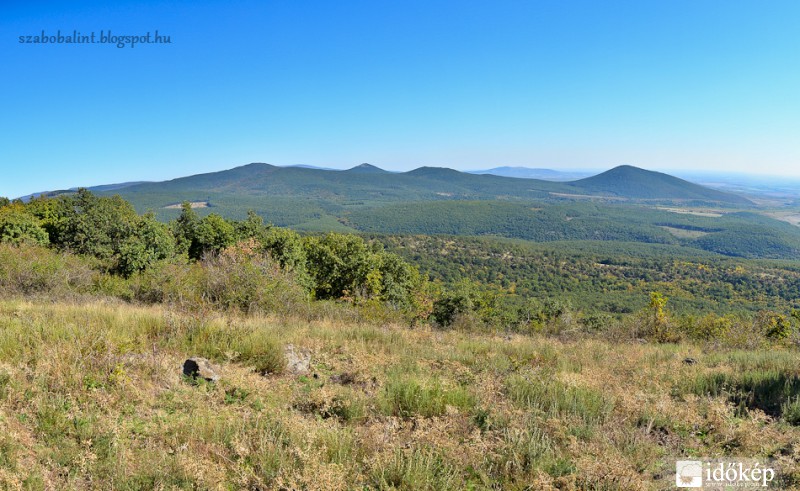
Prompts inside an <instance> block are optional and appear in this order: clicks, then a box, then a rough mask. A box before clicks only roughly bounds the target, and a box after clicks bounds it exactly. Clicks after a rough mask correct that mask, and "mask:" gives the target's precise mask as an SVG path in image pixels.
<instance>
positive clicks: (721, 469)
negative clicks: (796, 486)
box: [675, 459, 776, 489]
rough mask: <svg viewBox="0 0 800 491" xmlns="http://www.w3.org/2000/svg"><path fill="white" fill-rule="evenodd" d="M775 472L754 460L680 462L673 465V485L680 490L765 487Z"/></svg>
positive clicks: (772, 478)
mask: <svg viewBox="0 0 800 491" xmlns="http://www.w3.org/2000/svg"><path fill="white" fill-rule="evenodd" d="M775 475H776V472H775V469H774V468H773V467H770V466H769V465H765V466H762V464H761V462H758V461H756V460H753V459H743V460H737V461H732V460H725V459H709V460H679V461H677V462H675V486H677V487H679V488H703V489H730V488H731V487H735V488H762V489H763V488H767V487H769V486H770V485H771V484H772V481H773V480H774V479H775Z"/></svg>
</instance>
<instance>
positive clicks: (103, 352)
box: [0, 298, 800, 490]
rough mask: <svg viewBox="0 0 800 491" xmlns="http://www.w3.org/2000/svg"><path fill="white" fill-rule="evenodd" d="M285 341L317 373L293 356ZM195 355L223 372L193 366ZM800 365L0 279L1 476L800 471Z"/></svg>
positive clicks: (317, 484)
mask: <svg viewBox="0 0 800 491" xmlns="http://www.w3.org/2000/svg"><path fill="white" fill-rule="evenodd" d="M288 344H292V345H293V346H295V347H297V349H302V350H307V351H308V352H309V353H310V354H311V367H310V368H311V370H310V371H309V373H307V374H303V375H297V374H293V373H290V372H287V371H286V370H285V369H284V364H283V362H282V357H283V353H284V347H285V346H286V345H288ZM192 355H200V356H204V357H208V358H209V359H211V360H212V362H213V363H214V364H215V365H216V366H217V367H218V369H219V372H220V374H221V379H220V380H219V381H218V382H216V383H206V382H204V381H202V380H201V381H200V382H196V381H193V380H192V379H188V378H186V377H184V376H182V374H181V364H182V363H183V361H184V359H186V358H187V357H188V356H192ZM687 358H692V359H693V360H695V361H696V363H686V362H685V360H686V359H687ZM798 367H800V355H798V353H797V352H796V351H792V350H788V349H771V350H752V351H741V350H730V351H718V352H712V351H707V350H704V349H703V347H701V346H697V345H691V344H650V343H644V344H642V343H640V342H636V341H635V340H627V341H625V340H620V341H616V342H610V341H608V340H603V339H599V338H593V337H588V336H576V337H572V338H566V337H552V336H551V337H545V336H543V335H530V336H524V335H516V334H514V335H505V334H499V333H475V332H465V331H460V330H457V329H452V330H440V329H432V328H430V327H417V328H409V327H407V326H402V325H396V324H374V323H365V322H352V321H343V320H335V319H318V320H312V321H307V320H301V319H291V318H286V317H283V318H278V317H273V316H261V315H250V316H241V315H231V314H222V313H219V312H205V313H200V312H189V311H180V310H177V309H174V308H169V307H165V306H161V305H154V306H135V305H129V304H124V303H121V302H119V301H115V300H99V299H94V300H84V301H58V302H53V301H47V300H44V299H40V300H27V299H20V298H17V299H5V300H2V301H0V487H2V488H3V489H98V490H99V489H120V490H122V489H326V490H332V489H454V490H455V489H542V490H546V489H561V490H567V489H606V490H649V489H663V487H664V486H665V485H666V484H668V482H669V481H670V480H671V479H672V480H674V474H673V467H672V466H673V461H674V460H675V459H679V458H684V457H693V456H698V457H699V456H703V457H718V456H741V457H747V458H753V457H755V458H763V459H772V460H773V461H774V462H775V463H776V464H777V465H778V466H779V468H780V469H781V471H780V474H779V476H778V477H777V478H776V479H778V481H776V483H778V488H779V489H798V488H800V466H798V459H799V458H800V427H798V426H797V424H798V423H800V404H798V402H797V395H796V394H797V391H798V388H799V387H800V382H798V380H799V379H798ZM787 393H789V394H795V395H794V396H793V398H792V396H790V395H787ZM787 397H788V399H787ZM787 401H788V402H787ZM781 404H783V406H781ZM673 482H674V481H673Z"/></svg>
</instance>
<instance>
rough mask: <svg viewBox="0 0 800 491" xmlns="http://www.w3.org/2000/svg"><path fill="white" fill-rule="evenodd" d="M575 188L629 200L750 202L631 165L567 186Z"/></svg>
mask: <svg viewBox="0 0 800 491" xmlns="http://www.w3.org/2000/svg"><path fill="white" fill-rule="evenodd" d="M569 185H570V186H574V187H575V188H576V189H578V190H581V191H583V192H587V191H588V192H591V193H603V194H606V193H610V194H614V195H617V196H621V197H625V198H632V199H663V198H664V197H666V196H668V197H670V198H673V199H687V200H703V201H717V202H720V203H730V204H735V205H743V206H748V205H752V202H750V200H748V199H747V198H744V197H741V196H737V195H735V194H730V193H725V192H722V191H717V190H714V189H709V188H707V187H705V186H700V185H699V184H694V183H691V182H689V181H684V180H683V179H679V178H677V177H674V176H670V175H668V174H663V173H661V172H653V171H648V170H644V169H639V168H638V167H633V166H630V165H621V166H619V167H615V168H613V169H611V170H608V171H606V172H603V173H602V174H598V175H596V176H592V177H587V178H585V179H579V180H577V181H573V182H570V183H569Z"/></svg>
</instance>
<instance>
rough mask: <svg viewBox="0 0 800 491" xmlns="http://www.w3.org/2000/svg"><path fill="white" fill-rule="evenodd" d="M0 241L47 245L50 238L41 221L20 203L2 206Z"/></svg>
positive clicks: (0, 210) (0, 208) (0, 211)
mask: <svg viewBox="0 0 800 491" xmlns="http://www.w3.org/2000/svg"><path fill="white" fill-rule="evenodd" d="M0 242H9V243H11V244H19V243H21V242H28V243H32V244H39V245H47V243H48V242H49V238H48V236H47V232H46V231H45V230H44V228H42V226H41V221H40V220H39V219H38V218H37V217H36V216H34V215H31V214H30V213H28V212H27V211H26V210H25V208H24V207H23V206H22V205H20V204H14V205H11V204H9V203H6V204H5V205H4V206H2V207H0Z"/></svg>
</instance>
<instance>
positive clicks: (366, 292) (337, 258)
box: [304, 233, 420, 306]
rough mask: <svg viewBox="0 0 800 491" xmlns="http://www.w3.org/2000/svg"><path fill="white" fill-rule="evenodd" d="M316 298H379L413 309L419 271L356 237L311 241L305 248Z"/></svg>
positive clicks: (308, 241)
mask: <svg viewBox="0 0 800 491" xmlns="http://www.w3.org/2000/svg"><path fill="white" fill-rule="evenodd" d="M304 249H305V256H306V259H307V267H306V270H307V271H308V272H309V274H310V276H311V279H312V284H313V293H314V296H315V298H318V299H323V300H324V299H337V298H349V299H358V298H365V299H369V298H378V299H380V300H381V301H385V302H389V303H391V304H393V305H395V306H410V305H412V304H413V301H414V300H413V295H414V293H415V290H416V288H417V287H418V286H419V282H420V279H419V273H418V271H417V270H416V268H414V267H412V266H410V265H408V264H406V263H404V262H403V261H402V260H401V259H399V258H398V257H396V256H394V255H393V254H389V253H386V252H383V251H382V250H381V247H380V245H377V247H374V246H370V245H369V244H367V243H366V242H365V241H364V239H362V238H361V237H357V236H354V235H342V234H337V233H330V234H326V235H325V236H323V237H308V238H307V239H306V241H305V244H304Z"/></svg>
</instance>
